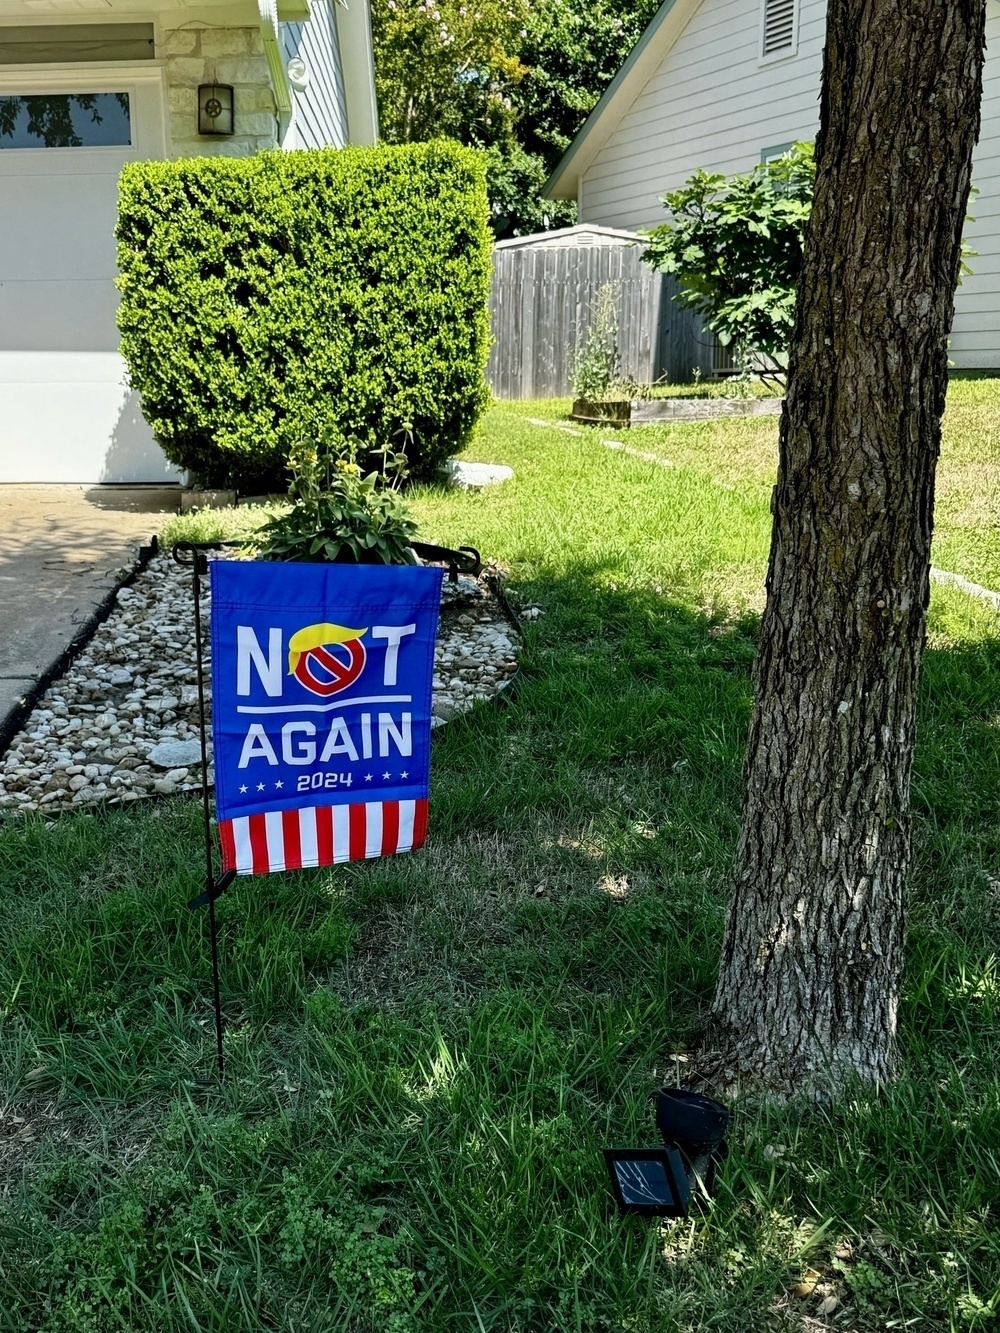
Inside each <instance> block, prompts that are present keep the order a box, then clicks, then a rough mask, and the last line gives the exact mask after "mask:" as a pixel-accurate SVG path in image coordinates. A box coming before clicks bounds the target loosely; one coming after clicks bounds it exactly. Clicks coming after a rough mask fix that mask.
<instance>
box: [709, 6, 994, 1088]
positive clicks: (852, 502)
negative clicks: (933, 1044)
mask: <svg viewBox="0 0 1000 1333" xmlns="http://www.w3.org/2000/svg"><path fill="white" fill-rule="evenodd" d="M827 22H828V30H827V42H826V53H825V58H824V70H823V92H822V99H821V130H820V135H819V138H818V140H817V169H816V194H815V202H814V205H813V213H812V219H811V222H810V227H809V234H808V237H807V243H806V256H805V265H804V272H803V276H802V280H801V283H800V288H799V296H798V309H797V320H796V328H795V333H794V337H793V342H792V349H791V361H790V374H789V385H788V397H787V404H786V408H785V413H784V417H783V419H782V423H781V443H780V464H779V473H778V484H777V486H776V488H775V491H774V499H773V511H774V527H773V533H772V542H771V558H770V565H769V569H768V577H767V605H766V609H765V612H764V618H763V625H762V629H761V640H760V648H759V652H758V656H757V662H756V666H755V676H754V679H755V705H754V710H753V716H752V721H751V726H750V738H749V751H748V755H747V760H746V768H745V771H744V779H745V786H744V802H743V819H742V829H741V834H740V840H739V846H738V851H737V855H736V867H735V884H734V895H733V901H732V905H731V907H730V912H729V919H728V922H727V926H726V935H725V943H724V948H723V957H722V964H721V969H720V976H719V983H718V990H717V992H716V997H715V1003H714V1020H715V1028H716V1034H717V1036H718V1038H719V1041H720V1044H721V1049H722V1050H723V1051H724V1052H725V1053H726V1063H727V1064H729V1065H730V1066H731V1068H732V1069H733V1070H734V1071H735V1072H736V1073H737V1074H753V1075H756V1076H758V1077H759V1078H762V1079H763V1080H764V1082H765V1083H766V1084H768V1085H770V1086H772V1087H775V1088H779V1089H783V1090H795V1089H799V1088H810V1089H812V1090H814V1091H820V1090H831V1089H833V1088H835V1087H837V1086H838V1085H841V1084H843V1082H844V1081H845V1080H846V1079H848V1078H850V1077H852V1076H853V1077H860V1078H861V1079H862V1080H864V1081H867V1082H873V1081H881V1080H886V1079H888V1078H890V1077H891V1076H892V1074H893V1071H894V1066H895V1060H896V1044H895V1029H896V1005H897V996H898V991H899V983H900V974H901V970H902V962H903V923H904V887H905V881H906V875H907V869H908V863H909V854H910V849H909V788H910V768H911V759H912V754H913V742H914V714H915V706H916V697H917V686H918V681H919V674H920V658H921V653H922V650H923V645H924V638H925V624H926V609H927V603H928V598H929V568H930V545H931V527H932V521H933V505H934V472H935V466H936V463H937V457H938V451H939V445H940V435H941V426H940V423H941V416H942V413H943V410H944V403H945V391H946V387H947V375H948V371H947V365H948V358H947V335H948V333H949V331H950V328H951V322H952V316H953V313H954V292H955V287H956V283H957V279H958V274H959V264H960V246H961V233H962V225H963V221H964V218H965V213H966V205H967V202H968V196H969V184H970V174H971V162H972V151H973V147H974V145H975V142H976V139H977V137H978V133H979V114H980V113H979V107H980V100H981V93H982V63H983V47H984V28H985V5H984V0H905V2H904V0H829V7H828V20H827Z"/></svg>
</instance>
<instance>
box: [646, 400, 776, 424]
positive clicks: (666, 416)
mask: <svg viewBox="0 0 1000 1333" xmlns="http://www.w3.org/2000/svg"><path fill="white" fill-rule="evenodd" d="M784 401H785V400H784V399H783V398H634V399H633V400H632V403H631V404H630V406H631V409H632V411H631V415H630V418H629V420H630V422H631V424H632V425H633V426H643V425H652V424H653V423H662V422H664V421H716V420H718V419H719V418H720V417H778V416H780V415H781V408H782V404H783V403H784Z"/></svg>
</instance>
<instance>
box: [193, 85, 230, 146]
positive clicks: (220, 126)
mask: <svg viewBox="0 0 1000 1333" xmlns="http://www.w3.org/2000/svg"><path fill="white" fill-rule="evenodd" d="M234 129H235V127H234V125H233V90H232V88H231V87H230V86H229V84H227V83H203V84H201V85H200V87H199V88H198V133H199V134H232V133H234Z"/></svg>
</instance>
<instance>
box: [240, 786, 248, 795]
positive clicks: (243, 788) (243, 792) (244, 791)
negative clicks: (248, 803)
mask: <svg viewBox="0 0 1000 1333" xmlns="http://www.w3.org/2000/svg"><path fill="white" fill-rule="evenodd" d="M246 794H247V789H246V787H241V788H240V795H241V796H245V795H246Z"/></svg>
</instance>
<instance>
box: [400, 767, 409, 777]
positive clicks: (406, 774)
mask: <svg viewBox="0 0 1000 1333" xmlns="http://www.w3.org/2000/svg"><path fill="white" fill-rule="evenodd" d="M399 776H400V777H401V778H408V777H409V776H410V775H409V773H408V772H407V771H406V769H405V768H404V769H403V771H402V773H400V775H399Z"/></svg>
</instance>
